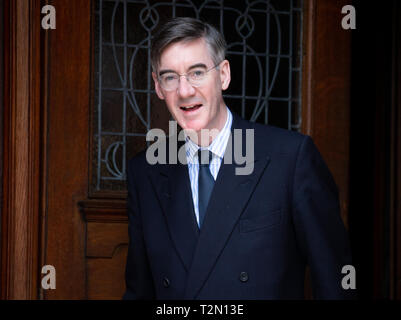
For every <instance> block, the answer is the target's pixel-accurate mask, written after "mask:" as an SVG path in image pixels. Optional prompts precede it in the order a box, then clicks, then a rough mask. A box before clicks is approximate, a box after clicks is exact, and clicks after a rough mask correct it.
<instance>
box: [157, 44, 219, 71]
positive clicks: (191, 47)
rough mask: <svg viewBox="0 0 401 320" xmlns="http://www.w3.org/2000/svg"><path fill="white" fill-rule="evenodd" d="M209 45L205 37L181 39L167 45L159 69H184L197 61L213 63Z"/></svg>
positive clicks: (207, 63) (206, 63)
mask: <svg viewBox="0 0 401 320" xmlns="http://www.w3.org/2000/svg"><path fill="white" fill-rule="evenodd" d="M212 61H213V60H212V57H211V55H210V50H209V46H208V45H207V43H206V41H205V40H204V39H203V38H200V39H196V40H192V41H180V42H176V43H172V44H170V45H169V46H167V47H166V48H165V49H164V50H163V52H162V54H161V56H160V64H159V69H160V70H162V69H173V70H182V69H186V68H189V67H190V66H191V65H194V64H197V63H204V64H205V65H209V64H210V63H212Z"/></svg>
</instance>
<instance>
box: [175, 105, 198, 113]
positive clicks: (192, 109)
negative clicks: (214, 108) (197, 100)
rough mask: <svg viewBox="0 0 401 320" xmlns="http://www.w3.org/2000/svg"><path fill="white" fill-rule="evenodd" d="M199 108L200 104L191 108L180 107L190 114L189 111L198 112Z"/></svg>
mask: <svg viewBox="0 0 401 320" xmlns="http://www.w3.org/2000/svg"><path fill="white" fill-rule="evenodd" d="M200 107H202V104H194V105H191V106H182V107H180V109H181V110H183V111H185V112H191V111H195V110H198V109H199V108H200Z"/></svg>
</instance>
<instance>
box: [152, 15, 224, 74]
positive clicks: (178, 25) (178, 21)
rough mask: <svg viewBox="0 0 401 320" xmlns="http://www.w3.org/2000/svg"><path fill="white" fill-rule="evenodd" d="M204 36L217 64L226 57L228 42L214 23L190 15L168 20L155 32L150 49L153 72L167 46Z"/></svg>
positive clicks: (155, 70)
mask: <svg viewBox="0 0 401 320" xmlns="http://www.w3.org/2000/svg"><path fill="white" fill-rule="evenodd" d="M200 38H203V39H205V41H206V44H207V46H208V47H209V52H210V55H211V57H212V60H213V62H214V64H215V65H217V64H218V63H220V62H221V61H223V60H224V59H225V56H226V42H225V40H224V37H223V35H222V34H221V33H220V32H219V31H217V30H216V28H214V27H213V26H212V25H210V24H208V23H206V22H203V21H200V20H198V19H195V18H190V17H179V18H173V19H170V20H168V21H167V22H166V23H165V24H163V25H162V26H161V28H160V29H159V30H158V32H157V33H156V34H155V36H154V38H153V40H152V45H151V51H150V59H151V64H152V69H153V72H157V69H158V66H159V63H160V57H161V55H162V53H163V50H164V49H166V47H167V46H169V45H170V44H173V43H177V42H182V41H183V42H190V41H193V40H197V39H200Z"/></svg>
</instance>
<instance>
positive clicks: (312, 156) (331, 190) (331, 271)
mask: <svg viewBox="0 0 401 320" xmlns="http://www.w3.org/2000/svg"><path fill="white" fill-rule="evenodd" d="M293 178H294V181H293V202H292V203H293V221H294V225H295V232H296V237H297V242H298V245H299V247H300V249H301V252H302V254H303V256H304V259H305V261H306V262H307V264H308V265H309V267H310V272H311V280H312V290H313V297H314V299H352V298H355V297H356V292H355V290H354V289H347V290H346V289H343V287H342V279H343V277H344V276H345V274H342V268H343V266H345V265H352V259H351V250H350V245H349V239H348V233H347V231H346V229H345V227H344V224H343V221H342V219H341V215H340V205H339V199H338V189H337V186H336V184H335V182H334V179H333V177H332V175H331V173H330V171H329V169H328V168H327V166H326V164H325V163H324V161H323V159H322V157H321V155H320V153H319V151H318V150H317V148H316V147H315V145H314V143H313V141H312V139H311V138H310V137H309V136H305V137H304V139H303V141H302V142H301V144H300V147H299V151H298V155H297V160H296V164H295V170H294V177H293Z"/></svg>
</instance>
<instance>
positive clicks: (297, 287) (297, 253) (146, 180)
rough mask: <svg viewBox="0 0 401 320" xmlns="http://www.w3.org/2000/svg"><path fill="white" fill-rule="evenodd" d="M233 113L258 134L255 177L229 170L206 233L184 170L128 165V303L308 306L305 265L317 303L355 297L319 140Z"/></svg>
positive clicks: (136, 161)
mask: <svg viewBox="0 0 401 320" xmlns="http://www.w3.org/2000/svg"><path fill="white" fill-rule="evenodd" d="M233 115H234V118H233V125H232V129H233V128H237V129H243V132H244V136H245V129H254V136H255V161H254V170H253V172H252V174H250V175H235V168H236V167H237V165H236V164H235V163H234V164H226V163H224V162H223V163H222V165H221V167H220V171H219V173H218V176H217V179H216V182H215V186H214V189H213V193H212V195H211V198H210V201H209V206H208V209H207V212H206V216H205V219H204V222H203V225H202V229H201V230H199V229H198V227H197V224H196V220H195V215H194V209H193V202H192V194H191V188H190V181H189V175H188V168H187V166H186V165H183V164H176V165H172V164H171V165H170V164H164V165H162V164H157V165H150V164H148V163H147V161H146V158H145V153H141V154H139V155H138V156H136V157H135V158H133V159H132V160H131V161H130V162H129V165H128V170H127V172H128V216H129V237H130V241H129V249H128V257H127V265H126V286H127V289H126V292H125V294H124V298H125V299H205V300H207V299H303V298H304V278H305V266H306V265H309V267H310V274H311V280H312V288H313V296H314V298H317V299H344V298H348V297H352V293H351V292H350V290H344V289H343V288H342V286H341V279H342V277H344V274H342V273H341V270H342V267H343V266H344V265H348V264H351V263H352V262H351V254H350V247H349V243H348V235H347V233H346V230H345V228H344V225H343V222H342V220H341V217H340V207H339V200H338V191H337V187H336V184H335V182H334V180H333V178H332V176H331V174H330V172H329V170H328V168H327V166H326V164H325V163H324V161H323V159H322V157H321V155H320V154H319V152H318V150H317V149H316V147H315V145H314V143H313V141H312V139H311V138H310V137H308V136H305V135H302V134H299V133H295V132H290V131H287V130H284V129H279V128H275V127H272V126H265V125H259V124H255V123H251V122H248V121H245V120H243V119H242V118H240V117H238V116H236V115H235V114H233ZM243 141H245V138H244V137H243ZM351 291H352V290H351Z"/></svg>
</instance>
